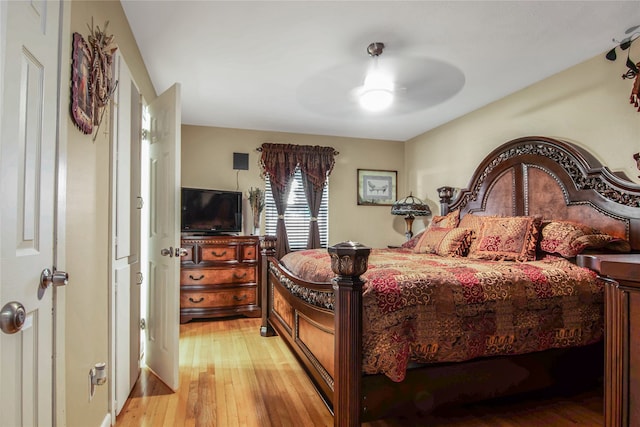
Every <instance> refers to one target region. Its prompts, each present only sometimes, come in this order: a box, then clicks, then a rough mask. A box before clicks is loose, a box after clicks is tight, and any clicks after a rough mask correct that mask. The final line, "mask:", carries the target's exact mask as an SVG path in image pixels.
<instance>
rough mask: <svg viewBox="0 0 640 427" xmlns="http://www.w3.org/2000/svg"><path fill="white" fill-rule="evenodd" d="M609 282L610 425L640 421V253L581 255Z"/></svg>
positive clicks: (607, 376) (616, 426)
mask: <svg viewBox="0 0 640 427" xmlns="http://www.w3.org/2000/svg"><path fill="white" fill-rule="evenodd" d="M577 263H578V265H580V266H582V267H588V268H590V269H592V270H595V271H596V272H597V273H598V274H599V275H600V276H602V277H603V278H605V279H606V280H607V283H606V285H605V352H606V354H605V390H604V394H605V399H604V400H605V401H604V421H605V423H604V424H605V426H606V427H620V426H624V427H627V426H637V425H640V424H639V423H640V254H629V255H578V258H577Z"/></svg>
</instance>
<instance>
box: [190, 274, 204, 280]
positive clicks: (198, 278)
mask: <svg viewBox="0 0 640 427" xmlns="http://www.w3.org/2000/svg"><path fill="white" fill-rule="evenodd" d="M189 279H191V280H202V279H204V274H202V275H200V277H193V275H192V274H190V275H189Z"/></svg>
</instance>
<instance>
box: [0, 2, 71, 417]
mask: <svg viewBox="0 0 640 427" xmlns="http://www.w3.org/2000/svg"><path fill="white" fill-rule="evenodd" d="M3 3H5V4H4V5H3V8H4V9H3V12H2V14H1V15H2V16H1V19H2V24H1V25H0V27H1V29H2V33H1V34H0V43H2V51H1V52H0V53H2V55H3V59H2V64H3V68H2V70H0V76H1V79H2V85H3V89H2V91H1V92H2V99H1V100H0V101H1V102H2V107H1V108H0V111H1V112H2V116H1V119H0V122H1V125H0V130H1V135H0V191H1V193H0V200H2V206H1V208H0V241H1V248H0V251H1V263H0V308H2V307H6V306H5V304H7V303H10V302H13V301H15V302H16V303H19V304H21V305H22V306H23V307H24V312H23V316H22V318H21V319H19V320H22V321H23V324H22V327H21V329H20V330H18V331H17V332H15V333H13V334H7V333H3V332H0V384H2V387H1V391H0V414H2V415H1V420H0V424H2V425H7V426H22V425H25V426H26V425H33V426H35V425H37V426H50V425H52V422H53V413H52V393H53V390H54V389H53V385H52V370H53V363H52V343H53V327H52V326H53V322H52V305H53V303H52V302H53V299H52V295H53V291H52V290H51V289H48V290H46V291H40V289H39V282H40V274H41V272H42V271H43V269H45V268H49V269H52V267H53V264H54V258H53V256H54V241H53V233H54V207H55V206H54V204H55V198H54V196H55V184H56V179H55V177H56V176H55V165H56V164H55V161H56V160H55V159H56V135H57V133H58V127H57V106H58V105H59V102H58V94H57V89H58V83H59V74H58V73H59V69H58V57H59V50H58V40H59V36H60V34H59V19H60V16H59V15H60V3H59V2H56V1H31V2H22V1H12V2H3ZM13 306H14V307H18V306H17V304H14V305H13ZM18 311H19V310H18ZM7 312H8V311H7ZM0 323H1V322H0ZM18 323H21V322H18ZM5 327H7V328H10V326H8V325H7V324H5Z"/></svg>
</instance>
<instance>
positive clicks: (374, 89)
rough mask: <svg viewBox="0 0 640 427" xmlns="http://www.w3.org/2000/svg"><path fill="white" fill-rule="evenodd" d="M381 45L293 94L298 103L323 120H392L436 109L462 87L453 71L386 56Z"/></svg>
mask: <svg viewBox="0 0 640 427" xmlns="http://www.w3.org/2000/svg"><path fill="white" fill-rule="evenodd" d="M385 48H386V46H385V44H384V43H383V42H373V43H370V44H369V45H368V46H367V48H366V52H367V54H368V55H369V57H370V58H369V59H368V60H367V59H365V58H357V59H354V60H352V61H349V62H346V63H343V64H339V65H336V66H333V67H331V68H328V69H325V70H323V71H321V72H319V73H317V74H315V75H313V76H312V77H311V78H309V79H307V80H306V81H305V82H303V84H302V85H301V86H300V87H299V89H298V101H299V102H300V103H301V104H302V105H303V106H304V107H305V108H307V109H309V110H310V111H313V112H316V113H319V114H322V115H327V116H336V117H339V116H344V115H346V114H348V115H349V116H350V117H353V116H354V115H355V116H361V117H363V118H364V117H368V116H381V115H385V116H392V115H400V114H410V113H413V112H417V111H421V110H424V109H427V108H430V107H433V106H435V105H438V104H440V103H442V102H444V101H446V100H447V99H449V98H451V97H453V96H454V95H455V94H456V93H458V92H459V91H460V89H461V88H462V87H463V86H464V83H465V77H464V74H463V73H462V71H461V70H459V69H458V68H457V67H455V66H453V65H451V64H449V63H446V62H443V61H440V60H437V59H434V58H428V57H402V56H398V55H393V54H388V53H386V52H385V54H384V55H382V54H383V52H384V51H385Z"/></svg>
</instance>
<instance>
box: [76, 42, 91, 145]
mask: <svg viewBox="0 0 640 427" xmlns="http://www.w3.org/2000/svg"><path fill="white" fill-rule="evenodd" d="M72 51H73V57H72V61H71V64H72V65H71V66H72V70H71V116H72V117H73V122H74V123H75V125H76V126H77V127H78V129H80V131H82V133H85V134H90V133H91V132H92V131H93V102H92V100H91V89H90V81H91V50H89V45H88V44H87V42H86V41H85V40H84V38H83V37H82V35H81V34H79V33H73V49H72Z"/></svg>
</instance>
